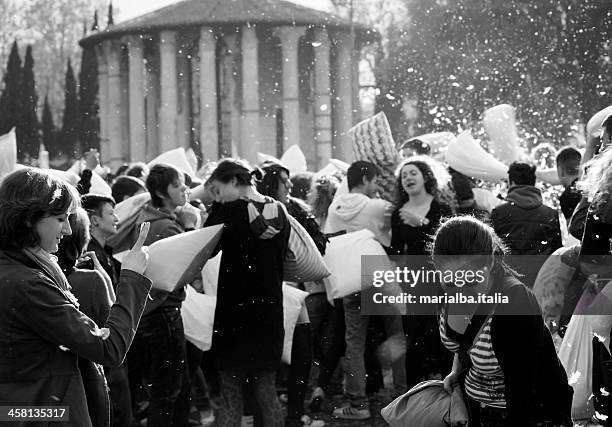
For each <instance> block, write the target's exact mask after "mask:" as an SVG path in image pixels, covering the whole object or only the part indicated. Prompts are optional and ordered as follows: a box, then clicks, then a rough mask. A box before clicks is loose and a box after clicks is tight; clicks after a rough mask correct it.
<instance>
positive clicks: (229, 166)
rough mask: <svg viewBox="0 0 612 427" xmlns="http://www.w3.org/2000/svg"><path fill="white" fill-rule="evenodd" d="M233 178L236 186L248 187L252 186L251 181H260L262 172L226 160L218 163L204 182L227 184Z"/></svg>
mask: <svg viewBox="0 0 612 427" xmlns="http://www.w3.org/2000/svg"><path fill="white" fill-rule="evenodd" d="M233 178H236V183H237V184H238V185H242V186H249V185H252V184H254V182H253V181H257V180H260V179H262V178H263V172H262V171H261V170H259V169H257V168H255V169H251V168H250V167H249V165H248V163H246V162H244V161H242V160H238V159H231V158H228V159H224V160H221V161H220V162H219V164H218V165H217V167H216V168H215V170H214V171H212V173H211V174H210V177H209V178H208V180H207V181H206V182H207V183H210V182H212V181H219V182H222V183H224V184H227V183H228V182H230V181H231V180H232V179H233Z"/></svg>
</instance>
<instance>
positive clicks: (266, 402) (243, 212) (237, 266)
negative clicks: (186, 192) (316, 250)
mask: <svg viewBox="0 0 612 427" xmlns="http://www.w3.org/2000/svg"><path fill="white" fill-rule="evenodd" d="M261 177H262V176H261V171H259V170H258V169H256V170H254V171H251V170H250V169H249V168H248V166H247V165H245V164H244V163H242V162H240V161H238V160H233V159H226V160H223V161H221V162H220V163H219V164H218V166H217V168H216V169H215V170H214V171H213V172H212V174H211V176H210V178H209V184H210V186H211V191H212V193H213V194H214V196H215V200H216V201H215V203H214V204H213V206H212V209H211V211H210V214H209V216H208V219H207V220H206V223H205V226H209V225H216V224H224V228H223V235H222V236H221V240H220V242H219V244H218V245H217V248H216V249H215V251H214V253H217V252H218V251H219V250H221V251H222V255H221V266H220V268H219V281H218V290H217V307H216V309H215V320H214V328H213V338H212V352H213V355H214V359H215V361H216V364H217V368H218V369H219V374H220V377H221V393H222V395H223V401H222V407H221V409H220V411H219V413H218V418H217V422H218V425H231V426H236V425H240V420H241V418H242V408H243V393H242V386H243V384H244V382H245V380H246V379H247V378H249V379H250V382H252V383H253V385H254V389H255V396H256V398H257V401H258V403H259V407H260V409H261V412H262V417H263V422H264V425H265V426H272V427H275V426H282V425H284V419H283V412H282V408H281V406H280V403H279V402H278V398H277V396H276V385H275V377H276V371H277V370H278V368H279V367H280V361H281V354H282V350H283V341H284V329H283V328H284V327H283V292H282V282H283V265H284V259H285V253H286V251H287V245H288V241H289V233H290V225H289V220H288V218H287V216H286V214H285V209H284V207H283V206H282V205H281V204H280V202H278V201H276V200H274V199H271V198H269V197H265V196H263V195H261V194H260V193H259V192H257V190H256V188H255V185H254V182H253V181H254V178H261ZM213 256H214V254H213Z"/></svg>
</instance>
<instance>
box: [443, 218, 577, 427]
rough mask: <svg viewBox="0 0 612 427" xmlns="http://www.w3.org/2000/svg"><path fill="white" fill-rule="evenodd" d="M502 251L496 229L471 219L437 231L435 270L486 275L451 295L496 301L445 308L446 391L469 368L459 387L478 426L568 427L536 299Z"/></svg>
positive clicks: (563, 377)
mask: <svg viewBox="0 0 612 427" xmlns="http://www.w3.org/2000/svg"><path fill="white" fill-rule="evenodd" d="M505 253H506V249H505V247H504V245H503V243H502V241H501V240H500V238H499V237H498V236H497V235H496V234H495V232H494V231H493V229H492V228H491V227H490V226H488V225H486V224H484V223H482V222H480V221H479V220H477V219H475V218H473V217H470V216H461V217H454V218H451V219H449V220H448V221H446V222H444V223H443V224H442V225H441V226H440V228H439V229H438V231H437V232H436V235H435V237H434V242H433V245H432V255H433V260H434V263H435V266H436V268H437V269H438V270H440V271H444V272H445V275H446V274H448V273H447V272H453V275H454V272H459V271H462V272H463V273H464V272H465V271H466V270H468V271H472V272H473V273H474V274H475V276H474V277H481V279H478V280H476V279H475V280H474V281H473V283H469V284H465V285H462V286H458V285H455V282H453V281H451V282H448V283H447V284H446V285H445V287H446V292H447V293H449V294H455V293H459V292H460V293H462V294H463V295H464V296H467V295H472V296H475V295H478V294H483V295H489V296H495V295H497V296H498V298H497V300H498V303H497V304H496V303H484V302H483V303H481V304H480V305H477V304H472V305H471V306H466V305H463V306H460V305H458V304H457V305H454V304H450V303H447V304H443V305H442V307H441V313H440V316H439V329H440V337H441V339H442V342H443V343H444V345H445V346H446V347H447V348H448V349H449V350H451V351H453V352H454V353H455V358H454V362H453V368H452V370H451V373H450V374H449V375H448V376H447V377H446V378H445V380H444V386H445V389H446V390H447V391H448V392H450V391H451V390H452V388H453V387H455V386H456V385H457V383H458V382H459V378H460V377H461V373H462V371H463V370H464V369H467V375H465V378H464V379H463V381H462V382H463V388H464V391H465V397H466V400H467V404H468V408H469V410H470V425H474V426H475V427H481V426H482V427H485V426H486V427H489V426H508V427H515V426H525V427H535V426H549V427H552V426H571V425H572V420H571V407H572V396H573V390H572V388H571V387H570V386H569V385H568V379H567V374H566V372H565V369H564V368H563V365H562V364H561V362H560V361H559V358H558V357H557V353H556V350H555V346H554V344H553V340H552V337H551V335H550V332H549V330H548V328H547V327H546V325H545V323H544V320H543V317H542V311H541V309H540V306H539V305H538V302H537V300H536V298H535V295H534V294H533V293H532V292H531V291H530V290H529V289H528V288H527V287H526V286H525V285H523V284H522V283H521V282H520V281H519V280H518V279H517V278H516V276H515V273H514V272H513V270H511V269H510V267H508V266H507V264H506V263H505V258H504V256H505ZM479 273H480V274H479ZM462 277H467V276H462ZM500 295H501V297H499V296H500ZM503 297H505V298H507V300H506V301H504V299H503Z"/></svg>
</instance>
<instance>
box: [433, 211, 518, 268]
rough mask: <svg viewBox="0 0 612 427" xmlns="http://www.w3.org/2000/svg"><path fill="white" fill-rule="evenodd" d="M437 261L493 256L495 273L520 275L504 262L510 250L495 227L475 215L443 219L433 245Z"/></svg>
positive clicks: (434, 257) (434, 258) (434, 256)
mask: <svg viewBox="0 0 612 427" xmlns="http://www.w3.org/2000/svg"><path fill="white" fill-rule="evenodd" d="M429 249H430V252H431V255H432V258H433V261H434V263H435V262H436V258H440V257H444V256H481V257H484V256H493V257H494V266H493V272H492V273H493V274H503V275H512V276H515V277H517V276H519V275H518V274H517V273H516V272H515V271H514V270H513V269H512V268H510V267H509V266H508V264H507V263H506V262H505V257H506V255H507V254H508V253H509V252H508V249H507V247H506V245H504V243H503V241H502V239H501V238H500V237H499V236H498V235H497V234H496V233H495V230H493V227H491V226H490V225H488V224H485V223H484V222H482V221H480V220H478V219H476V218H474V217H473V216H467V215H466V216H457V217H453V218H449V219H447V220H446V221H444V222H443V223H442V224H441V225H440V227H438V230H437V231H436V234H435V235H434V238H433V241H432V243H431V244H430V248H429Z"/></svg>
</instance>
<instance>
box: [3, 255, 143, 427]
mask: <svg viewBox="0 0 612 427" xmlns="http://www.w3.org/2000/svg"><path fill="white" fill-rule="evenodd" d="M150 288H151V281H150V280H148V279H147V278H146V277H144V276H141V275H140V274H137V273H134V272H132V271H127V270H123V271H122V272H121V278H120V284H119V286H118V287H117V302H116V303H115V305H113V307H112V308H111V311H110V315H109V317H108V320H107V321H106V323H105V324H104V325H99V326H100V327H106V328H109V329H110V335H109V336H108V338H106V339H102V337H101V336H99V334H97V333H96V332H97V331H96V327H95V324H94V322H93V321H92V320H91V319H90V318H89V317H87V316H86V315H85V314H83V313H82V312H81V311H79V309H78V308H77V305H76V304H75V303H74V302H73V301H75V299H74V297H73V296H72V295H70V294H69V292H67V291H63V290H62V289H61V287H60V285H59V284H57V283H55V282H54V281H53V279H52V278H51V277H49V276H48V275H47V274H46V273H44V272H43V271H42V270H41V269H40V268H39V267H38V266H37V264H35V263H34V262H33V261H31V260H30V259H29V258H28V257H26V256H25V255H23V254H22V253H21V252H16V251H0V295H2V298H0V406H16V405H40V406H45V405H49V406H57V405H63V406H69V407H70V421H69V422H65V423H62V424H61V425H65V426H74V427H89V426H91V425H92V423H91V420H90V418H89V414H88V411H87V402H86V396H85V390H84V386H83V381H82V379H81V374H80V372H79V369H78V367H77V358H78V356H81V357H83V358H85V359H87V360H90V361H92V362H95V363H99V364H103V365H109V366H119V365H120V364H121V363H122V362H123V359H124V358H125V355H126V353H127V351H128V348H129V346H130V344H131V342H132V339H133V338H134V334H135V331H136V329H137V327H138V322H139V320H140V316H141V314H142V311H143V309H144V305H145V302H146V299H147V295H148V293H149V290H150ZM12 425H18V426H23V425H26V423H24V422H21V423H14V424H12ZM29 425H31V424H29Z"/></svg>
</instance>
